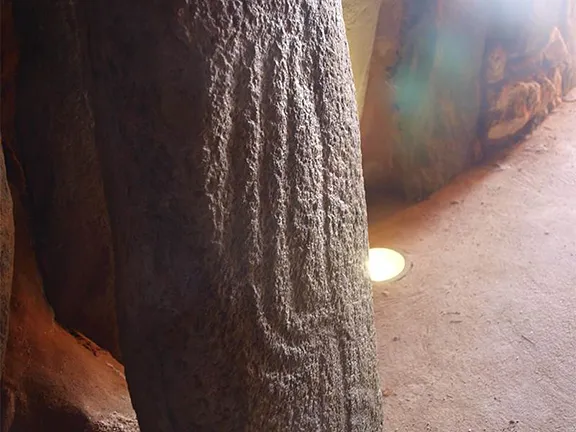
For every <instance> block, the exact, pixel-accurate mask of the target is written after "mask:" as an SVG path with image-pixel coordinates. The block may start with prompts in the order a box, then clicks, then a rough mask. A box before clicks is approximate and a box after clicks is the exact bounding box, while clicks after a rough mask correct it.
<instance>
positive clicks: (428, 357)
mask: <svg viewBox="0 0 576 432" xmlns="http://www.w3.org/2000/svg"><path fill="white" fill-rule="evenodd" d="M372 210H374V209H372ZM385 213H386V212H382V211H372V212H371V220H370V241H371V246H372V247H378V246H388V247H394V248H397V249H399V250H402V251H404V252H405V253H406V255H407V258H408V260H409V261H410V263H411V265H412V268H411V270H410V271H409V272H408V273H407V275H406V276H405V277H404V278H403V279H401V280H399V281H396V282H393V283H390V284H383V285H380V286H378V285H375V287H374V302H375V312H376V325H377V332H378V344H379V348H378V353H379V359H380V374H381V379H382V386H383V389H384V390H383V391H384V394H385V396H386V397H385V399H384V403H385V416H386V427H385V430H386V431H387V432H392V431H402V432H420V431H423V432H427V431H433V432H461V431H462V432H467V431H474V432H478V431H489V432H500V431H506V432H528V431H531V432H532V431H533V432H548V431H559V432H572V431H576V103H569V102H568V103H565V104H564V105H562V106H561V107H560V108H559V109H558V110H557V112H556V113H554V114H552V115H551V116H550V117H549V118H548V119H547V120H546V121H545V123H544V124H543V125H542V126H540V128H539V129H538V130H537V131H536V132H534V133H533V135H532V136H531V137H529V138H528V139H527V140H526V141H525V142H523V143H521V144H519V145H518V146H517V147H516V148H514V149H513V150H511V151H509V152H508V153H507V154H505V155H502V156H501V157H500V158H499V159H497V160H492V161H490V162H489V163H487V164H486V165H484V166H482V167H479V168H477V169H474V170H472V171H470V172H468V173H466V174H465V175H463V176H461V177H459V178H458V179H456V180H455V181H454V182H453V183H452V184H451V185H450V186H448V187H446V188H445V189H444V190H442V191H441V192H439V193H438V194H436V195H435V196H433V197H432V198H431V199H430V200H428V201H425V202H423V203H421V204H419V205H417V206H414V207H411V208H408V209H406V210H402V211H400V212H396V213H395V214H394V215H392V216H388V217H381V216H378V215H382V214H385ZM375 215H376V216H375Z"/></svg>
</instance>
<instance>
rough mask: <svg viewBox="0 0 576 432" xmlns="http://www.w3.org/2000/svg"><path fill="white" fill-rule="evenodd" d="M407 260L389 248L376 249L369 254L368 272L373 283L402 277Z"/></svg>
mask: <svg viewBox="0 0 576 432" xmlns="http://www.w3.org/2000/svg"><path fill="white" fill-rule="evenodd" d="M405 268H406V258H404V256H403V255H402V254H401V253H400V252H396V251H395V250H392V249H387V248H374V249H370V251H369V252H368V272H369V273H370V279H371V280H372V282H385V281H389V280H392V279H394V278H397V277H398V276H400V275H402V273H403V272H404V270H405Z"/></svg>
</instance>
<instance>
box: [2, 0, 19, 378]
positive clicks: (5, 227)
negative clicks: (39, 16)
mask: <svg viewBox="0 0 576 432" xmlns="http://www.w3.org/2000/svg"><path fill="white" fill-rule="evenodd" d="M1 5H2V9H1V13H2V16H1V18H2V23H1V25H2V57H1V59H2V60H1V61H2V63H1V64H2V68H1V71H2V87H1V89H0V92H1V93H0V94H1V95H2V98H1V99H2V100H1V103H2V107H1V110H0V114H1V128H2V129H1V131H2V132H1V135H0V379H1V378H2V371H3V364H4V363H3V360H4V352H5V347H6V339H7V335H8V321H9V315H10V306H9V305H10V293H11V291H12V265H13V258H14V222H13V216H12V197H11V195H10V190H9V188H8V181H7V178H6V164H5V157H4V152H5V151H7V150H8V145H9V144H11V143H12V142H13V138H14V126H13V114H14V109H13V108H11V105H10V103H11V102H13V100H14V91H13V90H14V88H13V77H14V72H15V66H16V63H17V58H16V55H15V52H16V50H15V49H11V48H14V47H15V41H14V38H13V33H12V31H11V30H12V27H11V24H12V22H11V20H10V19H9V18H10V8H11V3H10V2H8V1H5V0H2V3H1Z"/></svg>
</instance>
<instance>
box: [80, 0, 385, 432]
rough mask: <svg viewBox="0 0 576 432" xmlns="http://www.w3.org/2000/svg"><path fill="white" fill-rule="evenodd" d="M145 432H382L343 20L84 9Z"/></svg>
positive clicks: (240, 10)
mask: <svg viewBox="0 0 576 432" xmlns="http://www.w3.org/2000/svg"><path fill="white" fill-rule="evenodd" d="M83 5H84V6H85V7H86V8H87V10H86V14H85V17H86V19H87V20H88V23H89V27H90V39H89V46H90V49H91V51H90V60H91V62H92V67H93V71H94V74H93V76H94V93H93V94H94V97H95V99H94V108H95V109H94V113H95V124H96V136H97V139H96V143H97V145H98V146H99V148H100V150H101V155H102V166H103V171H104V182H105V189H106V195H107V199H108V204H109V211H110V219H111V226H112V233H113V237H114V244H115V263H116V274H117V289H118V297H117V299H118V305H117V309H118V312H119V315H118V319H119V328H120V333H121V335H120V339H121V346H122V356H123V360H124V362H125V365H126V371H127V377H128V382H129V386H130V390H131V394H132V399H133V403H134V406H135V408H136V411H137V413H138V418H139V422H140V425H141V428H142V430H143V431H154V432H158V431H192V430H194V431H214V430H222V431H224V430H226V431H240V430H248V431H296V430H298V431H316V430H329V431H362V432H370V431H379V430H380V429H381V427H382V414H381V399H380V392H379V389H378V386H379V383H378V376H377V372H376V367H375V366H376V355H375V346H374V328H373V317H372V314H373V312H372V298H371V297H372V293H371V288H370V283H369V281H368V279H367V274H366V270H365V261H366V258H367V233H366V214H365V201H364V192H363V185H362V169H361V156H360V143H359V133H358V127H357V114H356V104H355V101H354V88H353V83H352V75H351V70H350V63H349V60H348V53H347V42H346V36H345V30H344V23H343V20H342V16H341V5H340V3H339V1H338V0H331V1H323V2H315V1H304V0H271V1H267V2H262V1H256V0H254V1H243V2H229V1H225V0H219V1H218V0H217V1H214V0H204V1H196V2H185V1H183V0H182V1H175V2H168V3H166V2H156V1H143V2H140V3H139V4H138V7H134V4H133V3H132V2H125V1H116V0H103V1H100V2H84V3H83Z"/></svg>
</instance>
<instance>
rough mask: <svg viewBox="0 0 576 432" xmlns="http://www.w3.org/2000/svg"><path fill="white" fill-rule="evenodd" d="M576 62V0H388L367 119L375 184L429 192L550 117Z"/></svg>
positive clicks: (367, 152) (369, 170)
mask: <svg viewBox="0 0 576 432" xmlns="http://www.w3.org/2000/svg"><path fill="white" fill-rule="evenodd" d="M399 23H401V24H402V25H401V27H400V29H399V30H398V24H399ZM574 65H576V1H575V0H552V1H546V0H526V1H523V2H522V5H519V3H518V1H516V0H488V1H480V0H475V1H471V2H470V1H468V2H462V1H453V2H446V1H440V0H437V1H429V2H422V1H417V0H403V1H394V0H384V1H383V3H382V8H381V14H380V18H379V22H378V29H377V31H376V39H375V44H374V52H373V55H372V66H371V71H370V80H369V83H368V91H367V96H366V104H365V108H364V115H363V118H362V149H363V156H364V161H363V165H364V172H365V179H366V186H367V188H368V189H378V190H382V189H386V190H388V191H392V192H400V191H401V192H402V193H403V195H404V196H406V197H407V198H409V199H413V200H418V199H421V198H423V197H426V196H427V195H429V194H430V193H432V192H434V191H436V190H437V189H439V188H440V187H442V186H443V185H444V184H446V183H447V182H448V181H449V180H450V179H451V178H452V177H453V176H454V175H456V174H458V173H460V172H461V171H463V170H464V169H466V168H467V167H468V166H469V165H470V164H472V163H473V162H476V161H478V160H480V159H481V158H482V156H483V154H484V153H485V152H486V150H489V149H490V148H491V147H492V146H493V145H494V144H502V143H510V142H511V141H513V140H514V139H516V138H517V136H518V135H520V134H522V133H524V132H525V131H526V130H527V129H529V128H531V127H532V126H533V125H535V124H537V123H538V121H539V120H540V119H542V118H543V117H544V116H546V115H547V114H548V112H549V111H550V110H551V109H553V108H554V107H555V106H556V105H557V104H558V103H560V102H561V100H562V96H563V94H565V93H566V92H567V91H568V90H569V89H571V88H572V87H573V86H574V84H576V79H575V78H574V77H575V73H576V69H575V67H574Z"/></svg>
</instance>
